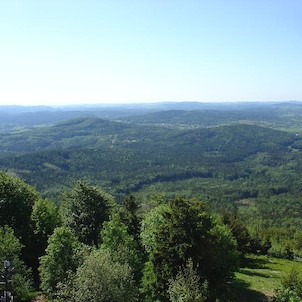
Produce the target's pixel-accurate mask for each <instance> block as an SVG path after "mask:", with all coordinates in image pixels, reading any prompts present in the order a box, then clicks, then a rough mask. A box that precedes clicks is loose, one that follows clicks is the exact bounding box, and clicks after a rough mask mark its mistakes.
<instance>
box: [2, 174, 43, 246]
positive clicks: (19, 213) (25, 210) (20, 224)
mask: <svg viewBox="0 0 302 302" xmlns="http://www.w3.org/2000/svg"><path fill="white" fill-rule="evenodd" d="M38 199H39V195H38V193H37V192H36V191H35V190H34V189H33V188H32V187H31V186H29V185H27V184H26V183H24V182H23V181H22V180H21V179H19V178H17V177H14V176H11V175H9V174H7V173H4V172H0V225H1V226H5V225H8V226H10V227H12V228H13V229H14V232H15V234H16V236H17V237H18V238H21V242H22V244H24V245H25V246H27V245H28V244H29V240H31V239H32V230H31V219H30V216H31V212H32V207H33V205H34V203H35V202H36V201H37V200H38Z"/></svg>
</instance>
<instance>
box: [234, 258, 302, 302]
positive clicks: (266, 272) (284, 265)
mask: <svg viewBox="0 0 302 302" xmlns="http://www.w3.org/2000/svg"><path fill="white" fill-rule="evenodd" d="M293 269H295V270H297V271H298V272H302V262H297V261H290V260H285V259H278V258H273V257H268V256H256V255H250V256H249V257H248V258H247V259H246V262H245V265H244V266H243V267H241V268H240V270H239V271H238V272H237V273H236V275H235V277H236V279H235V282H234V287H235V290H236V293H237V294H236V297H234V301H238V302H239V301H240V302H260V301H269V298H270V297H272V296H273V295H274V292H275V289H276V288H278V287H279V286H280V284H281V280H282V277H283V276H285V275H286V274H288V273H289V272H290V271H291V270H293Z"/></svg>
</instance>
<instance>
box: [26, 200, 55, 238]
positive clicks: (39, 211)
mask: <svg viewBox="0 0 302 302" xmlns="http://www.w3.org/2000/svg"><path fill="white" fill-rule="evenodd" d="M31 219H32V221H33V222H34V227H35V230H34V232H35V234H37V235H40V236H41V237H43V238H46V239H48V238H49V236H50V235H51V234H52V233H53V231H54V229H55V228H56V227H57V226H59V224H60V223H61V219H60V215H59V211H58V207H57V206H56V204H55V203H54V202H52V201H51V200H45V199H39V200H37V201H36V202H35V204H34V206H33V209H32V214H31Z"/></svg>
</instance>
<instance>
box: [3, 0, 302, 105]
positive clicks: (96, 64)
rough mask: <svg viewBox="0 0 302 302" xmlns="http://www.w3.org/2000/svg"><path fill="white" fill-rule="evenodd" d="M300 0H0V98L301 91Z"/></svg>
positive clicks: (34, 101)
mask: <svg viewBox="0 0 302 302" xmlns="http://www.w3.org/2000/svg"><path fill="white" fill-rule="evenodd" d="M301 15H302V2H301V1H299V0H289V1H283V0H275V1H273V0H267V1H261V0H255V1H239V0H230V1H227V2H226V1H223V0H213V1H202V0H188V1H186V2H184V1H180V0H173V1H172V0H165V1H162V0H154V1H141V0H140V1H138V0H129V1H122V0H112V1H102V0H101V1H97V0H87V1H80V0H61V1H59V0H54V1H38V0H12V1H1V2H0V35H1V47H0V105H76V104H81V105H82V104H99V103H103V104H110V103H112V104H113V103H120V104H121V103H156V102H179V101H199V102H230V101H232V102H233V101H256V102H261V101H265V102H275V101H277V102H278V101H290V100H297V101H300V100H302V85H301V83H300V80H301V78H302V68H301V66H302V56H301V53H302V40H301V38H300V37H301V34H302V16H301Z"/></svg>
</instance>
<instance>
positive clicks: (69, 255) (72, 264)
mask: <svg viewBox="0 0 302 302" xmlns="http://www.w3.org/2000/svg"><path fill="white" fill-rule="evenodd" d="M80 251H81V245H80V243H79V242H78V239H77V238H76V236H75V235H74V233H73V232H72V231H71V230H70V229H68V228H66V227H59V228H56V229H55V230H54V233H53V234H52V235H51V236H50V237H49V240H48V246H47V249H46V255H44V256H42V257H41V261H40V262H41V264H40V267H39V271H40V278H41V288H42V290H43V291H44V292H45V293H46V294H47V295H49V296H51V295H54V294H55V293H56V290H57V287H58V284H59V283H64V282H65V281H66V280H67V279H68V276H69V272H75V271H76V269H77V267H78V265H79V264H80V263H81V259H80V257H79V254H80Z"/></svg>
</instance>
